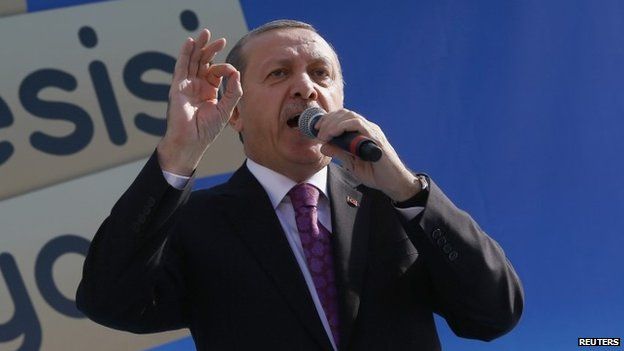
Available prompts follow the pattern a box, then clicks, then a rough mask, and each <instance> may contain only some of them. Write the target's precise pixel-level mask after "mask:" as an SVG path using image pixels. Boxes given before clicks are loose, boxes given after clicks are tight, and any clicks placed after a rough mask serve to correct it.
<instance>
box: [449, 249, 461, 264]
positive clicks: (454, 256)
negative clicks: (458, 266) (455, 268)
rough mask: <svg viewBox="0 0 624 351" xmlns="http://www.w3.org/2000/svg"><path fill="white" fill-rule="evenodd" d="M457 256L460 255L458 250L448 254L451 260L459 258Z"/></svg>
mask: <svg viewBox="0 0 624 351" xmlns="http://www.w3.org/2000/svg"><path fill="white" fill-rule="evenodd" d="M457 256H459V254H458V253H457V251H453V252H451V253H450V254H449V255H448V258H449V261H451V262H452V261H455V260H456V259H457Z"/></svg>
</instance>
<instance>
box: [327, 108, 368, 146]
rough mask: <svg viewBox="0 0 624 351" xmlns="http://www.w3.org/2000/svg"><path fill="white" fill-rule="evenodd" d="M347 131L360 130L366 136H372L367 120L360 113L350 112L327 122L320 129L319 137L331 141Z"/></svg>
mask: <svg viewBox="0 0 624 351" xmlns="http://www.w3.org/2000/svg"><path fill="white" fill-rule="evenodd" d="M345 132H359V133H360V134H362V135H364V136H367V137H371V131H370V129H369V127H368V124H367V121H366V120H365V119H363V118H362V117H360V116H358V115H354V114H352V113H348V114H345V115H342V116H340V117H339V118H335V119H331V120H329V121H328V122H326V124H325V125H323V126H322V129H321V130H319V139H321V140H324V141H329V140H331V139H332V138H334V137H337V136H339V135H342V134H343V133H345Z"/></svg>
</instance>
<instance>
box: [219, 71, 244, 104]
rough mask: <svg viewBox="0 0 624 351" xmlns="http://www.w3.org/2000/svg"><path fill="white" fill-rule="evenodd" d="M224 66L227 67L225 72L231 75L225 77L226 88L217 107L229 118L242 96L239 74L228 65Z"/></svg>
mask: <svg viewBox="0 0 624 351" xmlns="http://www.w3.org/2000/svg"><path fill="white" fill-rule="evenodd" d="M225 66H227V71H228V72H231V73H229V75H227V78H228V81H227V87H225V92H224V93H223V97H222V98H221V100H220V101H219V105H220V106H221V108H222V109H223V110H224V111H225V112H226V113H227V115H228V116H229V115H231V114H232V111H234V107H236V104H238V100H240V98H241V96H243V87H242V86H241V82H240V72H239V71H237V70H236V69H235V68H234V66H232V65H230V64H225ZM224 69H225V68H224Z"/></svg>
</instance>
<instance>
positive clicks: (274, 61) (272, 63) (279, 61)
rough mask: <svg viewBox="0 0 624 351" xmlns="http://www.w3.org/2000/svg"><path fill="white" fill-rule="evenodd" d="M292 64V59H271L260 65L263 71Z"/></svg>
mask: <svg viewBox="0 0 624 351" xmlns="http://www.w3.org/2000/svg"><path fill="white" fill-rule="evenodd" d="M291 63H292V59H290V58H269V59H267V60H266V61H264V62H263V63H262V64H261V65H260V69H261V70H266V69H267V68H269V67H271V66H288V65H290V64H291Z"/></svg>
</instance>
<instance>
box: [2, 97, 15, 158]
mask: <svg viewBox="0 0 624 351" xmlns="http://www.w3.org/2000/svg"><path fill="white" fill-rule="evenodd" d="M12 124H13V114H12V113H11V110H10V109H9V106H8V105H7V104H6V102H4V100H2V98H0V128H5V127H10V126H11V125H12ZM14 150H15V148H14V147H13V144H11V143H10V142H8V141H6V140H5V141H0V165H1V164H3V163H4V162H5V161H6V160H8V159H9V157H11V155H13V151H14Z"/></svg>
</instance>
